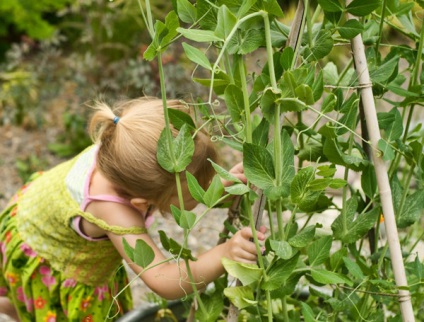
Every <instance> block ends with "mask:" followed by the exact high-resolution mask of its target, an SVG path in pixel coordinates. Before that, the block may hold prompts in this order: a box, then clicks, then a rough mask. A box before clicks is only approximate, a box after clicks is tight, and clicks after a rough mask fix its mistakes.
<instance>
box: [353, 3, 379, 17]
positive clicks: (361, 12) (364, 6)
mask: <svg viewBox="0 0 424 322" xmlns="http://www.w3.org/2000/svg"><path fill="white" fill-rule="evenodd" d="M379 6H380V0H353V1H352V2H351V3H350V4H349V5H348V6H347V7H346V9H347V12H349V13H350V14H352V15H354V16H358V17H363V16H367V15H369V14H370V13H371V12H373V11H374V10H375V9H377V8H378V7H379Z"/></svg>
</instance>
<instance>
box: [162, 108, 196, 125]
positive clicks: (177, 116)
mask: <svg viewBox="0 0 424 322" xmlns="http://www.w3.org/2000/svg"><path fill="white" fill-rule="evenodd" d="M168 115H169V121H170V122H171V124H172V125H173V126H174V127H175V128H176V129H177V130H181V128H182V127H183V125H184V124H187V126H188V127H189V128H190V129H195V128H196V125H195V124H194V122H193V119H192V118H191V117H190V115H188V114H187V113H185V112H183V111H180V110H178V109H175V108H168Z"/></svg>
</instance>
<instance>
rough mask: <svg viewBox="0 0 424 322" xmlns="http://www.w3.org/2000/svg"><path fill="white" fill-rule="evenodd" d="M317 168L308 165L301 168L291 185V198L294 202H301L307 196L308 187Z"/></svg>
mask: <svg viewBox="0 0 424 322" xmlns="http://www.w3.org/2000/svg"><path fill="white" fill-rule="evenodd" d="M314 177H315V169H314V168H313V167H306V168H303V169H300V170H299V172H298V173H297V174H296V176H295V177H294V178H293V181H292V183H291V186H290V194H291V200H292V202H293V203H295V204H298V203H301V202H302V200H303V199H305V197H306V196H307V187H308V185H309V184H310V182H312V180H314Z"/></svg>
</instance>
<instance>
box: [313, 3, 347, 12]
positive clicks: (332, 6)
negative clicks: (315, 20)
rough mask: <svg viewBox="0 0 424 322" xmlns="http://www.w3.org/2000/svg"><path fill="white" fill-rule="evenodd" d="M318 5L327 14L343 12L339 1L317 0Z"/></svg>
mask: <svg viewBox="0 0 424 322" xmlns="http://www.w3.org/2000/svg"><path fill="white" fill-rule="evenodd" d="M318 4H319V5H320V6H321V8H322V9H324V10H325V11H328V12H340V11H342V10H343V6H342V5H341V4H340V2H339V0H318Z"/></svg>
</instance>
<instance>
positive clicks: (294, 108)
mask: <svg viewBox="0 0 424 322" xmlns="http://www.w3.org/2000/svg"><path fill="white" fill-rule="evenodd" d="M279 102H280V103H281V111H282V112H301V111H303V110H306V109H307V108H308V105H306V104H305V103H304V102H302V101H301V100H299V99H297V98H281V99H279Z"/></svg>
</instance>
